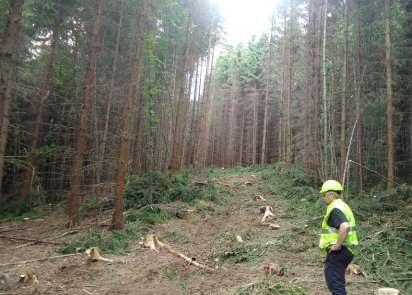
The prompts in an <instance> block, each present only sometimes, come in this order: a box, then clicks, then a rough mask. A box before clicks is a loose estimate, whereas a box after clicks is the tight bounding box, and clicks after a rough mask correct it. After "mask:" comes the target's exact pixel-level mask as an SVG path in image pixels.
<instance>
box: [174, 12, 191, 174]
mask: <svg viewBox="0 0 412 295" xmlns="http://www.w3.org/2000/svg"><path fill="white" fill-rule="evenodd" d="M191 30H192V18H191V16H188V20H187V26H186V40H185V45H184V47H183V53H182V56H181V57H180V63H179V65H178V68H177V74H176V79H177V83H176V84H177V85H178V86H177V89H178V95H177V96H178V97H177V105H176V119H175V126H174V131H173V145H172V158H171V160H170V167H169V168H170V170H171V171H176V170H179V169H180V168H181V163H182V157H183V143H184V142H185V141H184V122H185V120H186V112H185V104H186V102H185V100H186V93H185V86H186V72H187V63H188V57H189V52H190V45H189V44H190V39H191V38H190V35H191Z"/></svg>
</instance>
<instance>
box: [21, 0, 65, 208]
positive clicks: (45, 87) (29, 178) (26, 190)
mask: <svg viewBox="0 0 412 295" xmlns="http://www.w3.org/2000/svg"><path fill="white" fill-rule="evenodd" d="M62 8H63V7H62V2H61V0H59V1H58V2H57V3H56V15H55V19H54V25H53V34H52V39H51V44H50V53H49V57H48V60H47V64H46V70H45V75H44V81H43V83H42V89H41V90H40V99H39V105H38V108H37V114H36V122H35V124H34V131H33V138H32V142H31V148H30V155H29V161H28V163H29V165H28V167H27V168H26V173H25V177H24V186H23V192H22V194H21V199H22V200H27V198H28V196H29V194H30V193H31V190H32V182H33V178H34V174H35V172H36V171H37V170H38V151H37V147H38V144H39V139H40V133H41V127H42V125H43V113H44V111H45V102H46V100H47V98H48V97H49V94H50V92H51V91H52V88H53V72H54V63H55V59H56V51H57V46H58V41H59V26H60V22H61V19H62V13H63V9H62Z"/></svg>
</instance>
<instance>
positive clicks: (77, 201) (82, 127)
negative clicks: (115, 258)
mask: <svg viewBox="0 0 412 295" xmlns="http://www.w3.org/2000/svg"><path fill="white" fill-rule="evenodd" d="M102 15H103V0H96V20H95V22H94V25H93V32H92V33H91V34H92V35H91V42H90V45H89V49H88V51H89V60H88V64H87V69H86V74H85V77H84V83H83V99H82V106H81V110H80V119H79V130H78V133H77V140H76V141H77V142H76V153H75V157H74V160H73V165H72V168H71V173H70V192H69V200H68V208H67V209H68V210H67V211H68V217H69V222H68V227H73V226H76V225H78V224H80V214H79V209H80V205H81V182H82V174H83V173H82V170H83V161H84V157H85V154H86V149H87V142H88V138H89V129H90V126H89V125H90V118H89V116H90V114H91V113H92V108H93V102H94V99H95V95H96V89H95V85H96V64H97V55H98V52H99V51H100V48H101V42H102V38H101V37H100V31H101V27H102Z"/></svg>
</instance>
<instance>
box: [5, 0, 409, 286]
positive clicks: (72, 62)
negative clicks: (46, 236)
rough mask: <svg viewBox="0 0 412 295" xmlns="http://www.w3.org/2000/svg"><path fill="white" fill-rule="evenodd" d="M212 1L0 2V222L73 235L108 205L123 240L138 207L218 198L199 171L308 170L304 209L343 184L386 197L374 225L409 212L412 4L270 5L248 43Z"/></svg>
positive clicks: (282, 1) (283, 0)
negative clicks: (18, 220) (42, 214)
mask: <svg viewBox="0 0 412 295" xmlns="http://www.w3.org/2000/svg"><path fill="white" fill-rule="evenodd" d="M215 2H216V1H211V0H111V1H109V0H85V1H80V0H0V129H1V130H0V217H1V219H4V220H9V221H10V220H11V219H10V218H12V219H13V218H15V217H16V216H26V215H24V214H26V213H30V212H32V210H34V209H36V208H44V207H45V206H46V207H47V206H48V208H49V209H50V208H54V207H55V206H56V208H57V207H61V208H62V213H61V215H62V216H63V217H64V225H65V227H67V228H72V229H73V228H74V229H77V228H79V227H81V226H82V224H83V223H84V222H85V221H87V220H88V219H87V214H86V215H85V214H84V212H85V210H86V211H87V210H88V208H89V209H91V207H90V206H92V207H93V205H96V204H97V203H98V204H99V206H100V205H102V204H103V205H102V206H103V207H104V209H108V208H109V209H110V210H109V213H108V212H106V211H105V212H106V215H105V217H106V219H107V218H108V216H109V217H110V222H109V226H108V227H109V229H108V231H110V230H112V231H115V232H116V231H119V232H121V231H122V230H123V231H127V230H129V229H130V226H128V221H130V220H129V219H128V218H129V217H128V216H129V215H128V213H127V212H129V211H128V210H129V209H131V208H132V209H133V210H140V209H141V208H144V206H146V205H150V204H158V203H166V201H165V199H164V198H167V196H168V197H170V198H171V199H170V200H172V201H176V200H177V201H179V200H181V199H184V198H185V196H186V197H187V198H189V199H190V201H192V199H195V198H196V197H195V194H198V193H199V194H203V193H205V192H203V190H206V191H207V192H206V194H213V193H215V194H219V193H221V189H223V190H224V187H223V188H221V189H219V188H216V187H215V186H216V185H219V184H216V183H214V184H211V182H213V181H216V182H218V180H216V179H218V177H217V176H216V177H217V178H216V179H215V180H213V179H212V180H211V178H210V177H211V176H210V175H209V176H208V178H207V179H208V180H204V179H202V180H199V179H196V177H197V176H199V175H204V173H206V172H205V171H218V172H213V173H215V174H216V173H223V175H226V174H225V173H229V172H225V171H233V173H234V174H236V173H237V172H236V171H241V172H242V173H246V174H248V175H250V174H253V176H255V175H258V174H259V173H262V175H261V174H259V175H258V177H262V181H263V182H264V180H265V178H264V177H267V178H266V179H267V181H269V180H270V179H271V181H274V182H277V181H278V180H276V181H275V180H273V179H272V178H271V177H275V176H273V175H272V174H270V171H275V172H276V173H278V174H279V177H285V176H284V174H288V175H292V176H296V175H295V174H293V172H290V171H295V172H296V171H298V172H296V173H298V175H302V176H301V178H299V179H304V180H302V181H299V180H297V181H296V183H295V184H294V186H296V187H300V188H301V190H300V192H301V196H302V199H305V196H307V195H309V194H310V193H313V188H314V187H315V188H316V189H317V188H318V187H319V186H320V185H321V184H322V182H323V181H325V180H327V179H337V180H339V181H340V182H342V184H343V185H344V187H345V194H346V196H350V198H352V199H355V200H358V199H361V198H363V197H364V196H368V198H369V197H371V196H373V197H372V198H377V200H376V201H377V202H375V201H373V200H372V201H371V202H375V203H373V204H372V203H362V204H360V205H359V208H363V209H362V210H365V211H362V210H361V209H359V210H360V212H363V214H365V215H364V217H365V216H367V214H370V215H371V216H374V217H376V214H378V215H379V214H380V213H382V212H383V213H384V214H386V213H388V212H389V213H388V214H394V213H393V212H395V211H396V210H398V209H399V210H401V209H402V208H403V209H406V208H411V206H412V205H411V204H412V83H411V82H410V79H411V78H412V1H411V0H380V1H360V0H277V1H276V2H277V8H276V9H275V10H274V11H272V12H271V13H272V17H271V22H270V23H271V25H270V26H268V27H267V30H266V31H265V32H261V34H260V35H256V36H253V37H252V38H251V39H250V40H249V41H248V42H247V43H240V44H229V43H228V42H227V41H226V38H225V27H224V18H223V16H222V14H221V12H220V11H219V9H218V7H217V6H216V3H215ZM234 9H235V8H234ZM245 22H251V23H252V22H254V20H253V19H246V20H245ZM279 167H281V168H279ZM248 169H250V170H248ZM288 169H289V170H288ZM219 171H220V172H219ZM256 171H259V172H256ZM262 171H263V172H262ZM285 171H289V172H285ZM275 172H274V173H275ZM182 173H183V174H182ZM210 173H212V172H210ZM213 173H212V174H213ZM282 173H283V174H282ZM266 174H270V175H271V176H270V177H269V176H267V175H266ZM182 175H183V176H182ZM219 175H220V174H219ZM242 175H243V174H242ZM265 175H266V176H265ZM303 175H304V176H303ZM193 177H194V178H193ZM199 177H200V176H199ZM242 177H243V176H241V175H240V176H239V179H243V178H242ZM299 177H300V176H299ZM212 178H213V177H212ZM253 178H254V177H252V178H251V179H252V181H251V182H252V183H253ZM193 179H194V180H193ZM245 181H246V182H245ZM245 181H243V180H242V181H240V182H239V183H243V184H246V186H247V185H248V184H247V183H249V181H250V179H248V180H245ZM285 181H286V180H285ZM169 185H170V186H172V185H178V186H179V187H180V189H181V190H180V191H178V192H170V190H169V191H167V193H166V192H165V191H161V192H158V191H157V189H158V188H159V187H162V186H164V187H167V189H169V187H168V186H169ZM279 185H280V184H279ZM202 186H206V188H203V187H202ZM211 186H212V188H211ZM234 186H236V185H234ZM262 186H264V184H262ZM292 186H293V185H292ZM309 186H310V189H309ZM265 188H266V189H268V188H267V187H265ZM288 188H289V187H288ZM304 188H306V189H307V191H304ZM191 189H193V191H189V190H191ZM262 189H263V188H262ZM210 190H212V191H213V192H211V191H210ZM200 191H202V192H200ZM269 191H270V190H269ZM308 191H309V193H308ZM232 193H233V192H232ZM250 193H255V194H258V193H259V191H253V192H250ZM273 194H274V195H276V192H273ZM279 194H280V193H279ZM296 194H299V190H298V191H296V190H295V191H294V193H293V196H294V197H295V195H296ZM314 194H316V193H314ZM166 195H167V196H166ZM172 195H173V197H171V196H172ZM288 196H289V195H288ZM139 198H141V199H139ZM162 198H163V199H162ZM365 198H366V197H365ZM309 199H310V198H309ZM361 201H362V200H361ZM133 202H135V203H133ZM365 202H366V201H365ZM367 202H369V199H368V201H367ZM137 203H138V204H139V205H138V206H137V205H136V204H137ZM90 204H92V205H90ZM391 205H392V206H391ZM88 206H89V207H88ZM394 207H395V208H394ZM365 208H368V210H366V209H365ZM376 208H378V209H376ZM317 209H319V208H317ZM56 210H57V209H56ZM102 210H103V209H102ZM202 210H203V209H202ZM373 210H375V211H373ZM380 210H381V211H380ZM50 211H53V210H50ZM56 212H57V211H56ZM319 212H320V211H319ZM319 212H318V213H319ZM383 213H382V214H383ZM402 214H405V216H406V217H405V218H409V219H408V220H409V221H410V214H409V216H408V214H407V213H405V212H403V213H402ZM402 214H400V213H399V215H397V216H398V217H399V220H400V222H401V223H402V217H400V216H404V215H402ZM368 216H369V215H368ZM313 217H315V216H313ZM364 217H362V218H363V219H365V220H366V219H367V218H366V217H365V218H364ZM405 220H406V219H404V220H403V221H405ZM5 222H6V221H5ZM385 222H386V221H382V220H381V221H380V222H378V221H377V224H376V225H379V226H383V224H385V225H387V224H386V223H385ZM86 223H87V222H86ZM392 225H393V226H394V227H395V228H398V227H402V230H405V229H404V228H403V227H406V232H402V235H403V236H402V239H403V242H402V243H403V244H402V245H403V246H406V243H408V242H409V243H410V241H411V237H412V231H411V228H410V224H406V225H405V224H403V223H402V224H396V222H393V224H392ZM383 227H385V226H383ZM388 239H389V238H388ZM90 246H93V245H90ZM398 246H399V245H398ZM402 249H403V250H400V251H401V252H402V251H406V250H404V248H402ZM109 252H110V251H109ZM365 253H366V252H365ZM370 254H371V253H369V252H367V253H366V254H365V255H370ZM385 255H386V254H385ZM408 255H409V256H408ZM407 256H408V257H409V258H408V259H410V260H408V261H412V253H411V252H410V250H409V251H408V252H407ZM368 257H369V258H370V256H368ZM369 258H368V259H369ZM368 259H367V258H364V260H365V261H366V260H368ZM385 259H386V258H385ZM385 259H383V261H382V263H383V266H382V267H386V266H388V265H390V264H391V263H392V264H393V265H394V264H396V263H395V262H394V260H396V259H395V258H393V259H394V260H392V258H390V257H389V252H388V257H387V260H385ZM405 267H406V266H405ZM376 268H379V267H378V266H374V267H371V268H368V271H370V272H372V273H375V271H376ZM372 269H373V270H372ZM394 269H396V268H394ZM398 271H399V272H401V273H403V274H406V278H409V279H410V274H411V268H410V266H409V267H406V269H404V268H401V269H400V268H398ZM382 273H384V272H382ZM404 279H405V278H404V277H402V280H401V281H402V282H404V281H406V283H405V284H406V285H405V284H403V283H402V284H403V285H398V286H397V287H398V288H400V289H402V290H409V291H410V290H412V289H410V288H412V286H411V285H410V282H409V283H408V282H407V281H408V280H409V279H405V280H404ZM377 280H378V281H379V282H385V283H386V284H389V283H391V282H393V281H397V280H398V278H393V277H391V278H384V277H379V278H378V279H377ZM408 284H409V285H408ZM408 288H409V289H408ZM365 292H366V291H365ZM411 292H412V291H411ZM45 294H48V293H45ZM50 294H55V293H53V292H52V293H50ZM67 294H77V293H70V292H69V293H67ZM79 294H84V293H79ZM90 294H92V293H90ZM96 294H103V293H96ZM105 294H115V293H110V292H109V293H105ZM116 294H117V293H116ZM119 294H120V293H119ZM122 294H123V293H122ZM124 294H129V293H124ZM130 294H133V293H130ZM142 294H143V293H142ZM159 294H160V293H159ZM176 294H179V293H178V292H177V293H176ZM191 294H192V293H191ZM199 294H200V293H199ZM241 294H255V293H241ZM256 294H263V293H259V292H258V293H256ZM274 294H278V293H274ZM279 294H306V293H279ZM309 294H315V293H313V292H312V293H309ZM316 294H323V293H316ZM353 294H366V293H353ZM405 294H407V293H405Z"/></svg>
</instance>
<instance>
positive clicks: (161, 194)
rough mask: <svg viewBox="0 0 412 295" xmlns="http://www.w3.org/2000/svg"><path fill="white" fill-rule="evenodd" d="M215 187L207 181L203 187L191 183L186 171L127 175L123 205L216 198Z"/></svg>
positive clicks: (213, 199)
mask: <svg viewBox="0 0 412 295" xmlns="http://www.w3.org/2000/svg"><path fill="white" fill-rule="evenodd" d="M216 190H217V189H216V187H215V185H214V183H213V182H212V181H208V182H207V183H206V185H205V186H204V187H203V186H201V187H199V186H196V185H194V184H192V183H191V182H190V180H189V174H188V173H182V174H178V175H169V174H164V173H161V172H148V173H146V174H144V175H143V176H129V177H128V179H127V186H126V190H125V207H126V208H127V209H130V208H141V207H143V206H147V205H151V204H161V203H170V202H175V201H183V202H187V203H190V202H193V201H195V200H197V199H207V200H210V201H216V200H218V198H217V194H216Z"/></svg>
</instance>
